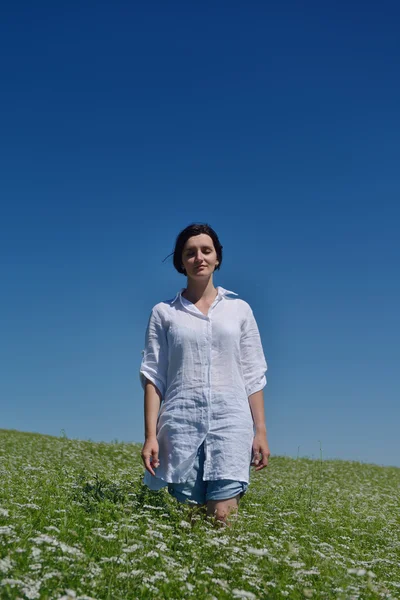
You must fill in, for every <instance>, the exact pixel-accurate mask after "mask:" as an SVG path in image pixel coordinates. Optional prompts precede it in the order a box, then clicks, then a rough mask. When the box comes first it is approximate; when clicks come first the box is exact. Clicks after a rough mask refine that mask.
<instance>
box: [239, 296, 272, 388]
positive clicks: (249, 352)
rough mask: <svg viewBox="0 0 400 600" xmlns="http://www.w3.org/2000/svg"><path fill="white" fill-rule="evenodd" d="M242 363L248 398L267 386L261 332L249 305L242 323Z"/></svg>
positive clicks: (265, 362)
mask: <svg viewBox="0 0 400 600" xmlns="http://www.w3.org/2000/svg"><path fill="white" fill-rule="evenodd" d="M240 361H241V366H242V372H243V378H244V382H245V386H246V393H247V396H251V394H254V393H255V392H258V391H260V390H262V389H263V388H264V387H265V386H266V384H267V378H266V376H265V373H266V371H267V368H268V366H267V361H266V360H265V356H264V351H263V347H262V343H261V337H260V332H259V330H258V326H257V322H256V320H255V318H254V314H253V311H252V309H251V307H250V306H249V305H247V310H246V314H245V318H244V321H243V323H242V332H241V338H240Z"/></svg>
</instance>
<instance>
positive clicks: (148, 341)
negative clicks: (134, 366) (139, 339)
mask: <svg viewBox="0 0 400 600" xmlns="http://www.w3.org/2000/svg"><path fill="white" fill-rule="evenodd" d="M142 355H143V358H142V363H141V365H140V370H139V377H140V383H141V384H142V388H143V389H145V387H146V379H149V380H150V381H151V382H152V383H154V385H155V386H156V387H157V388H158V390H159V392H160V394H161V396H162V397H163V396H164V394H165V390H166V387H167V369H168V349H167V335H166V331H165V329H164V327H163V323H162V320H161V317H160V315H159V314H158V312H157V310H155V309H154V308H153V309H152V311H151V314H150V317H149V321H148V323H147V328H146V334H145V348H144V350H142Z"/></svg>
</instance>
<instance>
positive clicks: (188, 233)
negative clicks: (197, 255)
mask: <svg viewBox="0 0 400 600" xmlns="http://www.w3.org/2000/svg"><path fill="white" fill-rule="evenodd" d="M200 233H206V234H207V235H209V236H210V238H211V239H212V241H213V244H214V248H215V250H216V253H217V258H218V265H217V266H216V267H215V269H214V270H215V271H217V270H218V269H219V268H220V267H221V263H222V245H221V244H220V241H219V239H218V236H217V234H216V233H215V231H214V229H213V228H212V227H210V225H208V224H207V223H204V224H203V223H192V224H191V225H188V226H187V227H185V229H182V231H181V232H180V233H179V234H178V236H177V238H176V241H175V249H174V251H173V252H172V253H171V254H173V255H174V258H173V263H174V267H175V269H176V270H177V271H178V273H182V275H186V271H185V270H184V269H182V252H183V247H184V245H185V244H186V242H187V240H188V239H189V238H190V237H192V236H194V235H200ZM171 254H168V256H171ZM168 256H167V257H166V258H168ZM164 260H165V259H164Z"/></svg>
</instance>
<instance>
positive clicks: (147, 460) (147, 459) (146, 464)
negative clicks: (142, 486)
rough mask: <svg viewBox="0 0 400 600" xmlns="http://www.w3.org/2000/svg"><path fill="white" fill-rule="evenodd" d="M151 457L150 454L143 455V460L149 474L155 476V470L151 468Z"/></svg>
mask: <svg viewBox="0 0 400 600" xmlns="http://www.w3.org/2000/svg"><path fill="white" fill-rule="evenodd" d="M150 456H151V455H150V454H143V455H142V459H143V462H144V466H145V468H146V470H147V471H148V472H149V473H151V474H152V475H155V473H154V471H153V468H152V466H151V463H150Z"/></svg>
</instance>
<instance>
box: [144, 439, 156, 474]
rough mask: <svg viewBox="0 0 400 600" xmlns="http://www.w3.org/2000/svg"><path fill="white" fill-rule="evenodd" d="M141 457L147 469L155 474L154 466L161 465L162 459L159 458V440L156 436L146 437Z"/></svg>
mask: <svg viewBox="0 0 400 600" xmlns="http://www.w3.org/2000/svg"><path fill="white" fill-rule="evenodd" d="M141 457H142V460H143V463H144V466H145V467H146V470H147V471H148V472H149V473H151V474H152V475H155V473H154V470H153V466H154V467H155V468H156V467H158V466H159V465H160V461H159V460H158V441H157V438H156V437H152V438H148V439H146V441H145V443H144V444H143V448H142V452H141ZM150 459H151V462H150Z"/></svg>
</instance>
